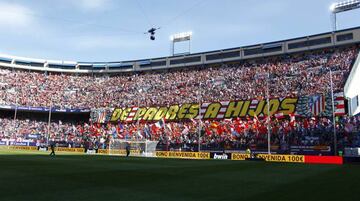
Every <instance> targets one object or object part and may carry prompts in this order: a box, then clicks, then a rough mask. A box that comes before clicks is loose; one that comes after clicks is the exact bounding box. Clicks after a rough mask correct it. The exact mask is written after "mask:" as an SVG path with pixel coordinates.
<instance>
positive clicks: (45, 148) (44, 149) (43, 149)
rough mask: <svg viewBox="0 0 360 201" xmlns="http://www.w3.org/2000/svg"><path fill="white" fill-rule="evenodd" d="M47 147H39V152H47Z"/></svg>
mask: <svg viewBox="0 0 360 201" xmlns="http://www.w3.org/2000/svg"><path fill="white" fill-rule="evenodd" d="M47 150H48V149H47V147H39V151H47Z"/></svg>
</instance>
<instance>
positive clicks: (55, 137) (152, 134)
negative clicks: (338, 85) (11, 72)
mask: <svg viewBox="0 0 360 201" xmlns="http://www.w3.org/2000/svg"><path fill="white" fill-rule="evenodd" d="M199 124H200V127H201V129H200V130H199ZM0 126H1V127H2V128H3V129H2V130H1V131H0V141H3V142H11V143H15V142H28V143H29V145H33V146H40V145H43V144H47V140H49V141H53V142H56V143H57V144H58V146H62V147H84V148H94V149H98V148H100V149H101V148H103V149H104V148H108V145H109V141H110V140H113V139H124V140H136V141H141V140H145V139H147V140H153V141H159V144H158V150H185V151H197V149H198V143H199V131H200V136H201V137H200V144H201V149H202V150H245V149H246V148H249V147H251V148H255V149H259V150H266V148H267V133H268V130H267V126H268V124H267V122H266V119H258V118H250V117H248V118H245V119H233V120H230V119H226V120H222V121H205V122H198V121H196V120H192V121H188V122H167V123H165V124H164V125H163V126H159V125H158V124H157V123H153V124H149V123H144V122H143V123H134V124H121V123H118V124H110V123H108V124H97V123H95V124H91V123H77V124H74V123H65V122H61V121H58V122H51V125H50V132H49V135H48V126H49V125H48V123H47V122H45V121H34V120H29V119H26V120H14V119H8V118H2V119H0ZM270 131H271V145H272V146H273V147H275V149H276V150H278V151H280V150H282V151H285V152H286V151H287V150H289V146H332V142H333V137H332V136H333V126H332V122H331V121H330V119H327V118H306V119H303V118H301V119H300V118H298V119H286V118H282V119H276V118H274V119H272V120H271V125H270ZM336 131H337V140H338V146H339V148H340V149H342V148H343V147H345V146H360V116H359V117H352V118H348V117H342V118H340V119H339V120H338V121H337V125H336ZM47 136H49V138H47Z"/></svg>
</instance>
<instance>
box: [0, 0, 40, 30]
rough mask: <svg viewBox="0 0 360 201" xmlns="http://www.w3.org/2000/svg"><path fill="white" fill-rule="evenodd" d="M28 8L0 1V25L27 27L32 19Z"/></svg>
mask: <svg viewBox="0 0 360 201" xmlns="http://www.w3.org/2000/svg"><path fill="white" fill-rule="evenodd" d="M31 15H32V12H31V10H30V9H29V8H27V7H25V6H23V5H20V4H15V3H6V2H0V26H4V27H9V28H11V27H14V28H19V27H28V26H30V25H31V24H32V23H33V21H34V19H33V16H31Z"/></svg>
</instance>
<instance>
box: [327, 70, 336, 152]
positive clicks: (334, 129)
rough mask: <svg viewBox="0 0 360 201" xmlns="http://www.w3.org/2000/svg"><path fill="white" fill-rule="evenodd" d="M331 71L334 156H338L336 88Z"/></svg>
mask: <svg viewBox="0 0 360 201" xmlns="http://www.w3.org/2000/svg"><path fill="white" fill-rule="evenodd" d="M329 71H330V90H331V106H332V118H333V132H334V155H337V153H336V152H337V139H336V120H335V104H334V88H333V80H332V71H331V68H330V67H329Z"/></svg>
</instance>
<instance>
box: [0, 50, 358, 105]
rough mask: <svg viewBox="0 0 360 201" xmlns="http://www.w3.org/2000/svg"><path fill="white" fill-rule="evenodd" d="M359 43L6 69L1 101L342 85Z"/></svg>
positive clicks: (234, 95)
mask: <svg viewBox="0 0 360 201" xmlns="http://www.w3.org/2000/svg"><path fill="white" fill-rule="evenodd" d="M357 54H358V47H357V46H351V47H346V48H338V49H336V50H333V49H328V50H317V51H313V52H305V53H298V54H291V55H282V56H276V57H269V58H262V59H257V60H247V61H241V62H235V63H224V64H215V65H212V66H201V67H193V68H188V69H182V70H167V71H161V72H154V71H151V72H137V73H128V74H118V75H95V76H92V75H75V74H65V73H63V74H55V73H43V72H32V71H21V70H14V69H0V88H1V90H0V104H1V105H15V104H17V105H22V106H44V107H49V106H53V107H59V108H91V109H93V108H102V107H110V108H113V107H129V106H153V105H171V104H181V103H191V102H198V101H199V98H200V99H201V100H202V101H220V100H240V99H252V98H256V97H264V96H265V94H266V88H267V87H266V85H267V76H266V74H267V73H268V75H269V89H270V91H269V94H270V96H276V97H287V96H299V95H313V94H316V93H325V92H326V91H328V89H329V80H330V79H329V68H331V70H332V71H333V82H334V90H335V91H338V90H341V89H342V88H343V86H344V82H345V81H346V78H347V76H348V74H349V71H350V67H351V63H352V62H353V61H354V59H355V57H356V56H357Z"/></svg>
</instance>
